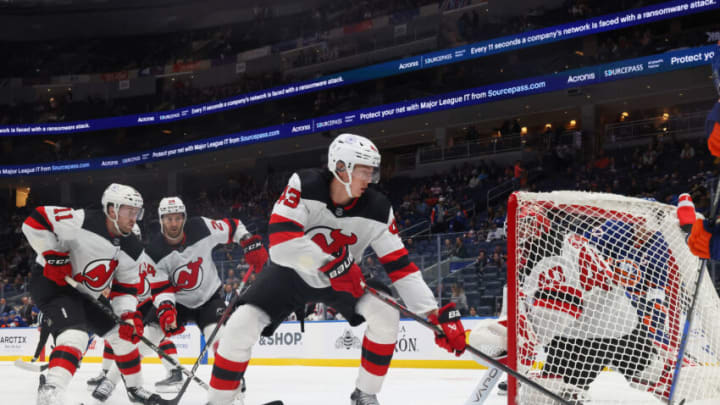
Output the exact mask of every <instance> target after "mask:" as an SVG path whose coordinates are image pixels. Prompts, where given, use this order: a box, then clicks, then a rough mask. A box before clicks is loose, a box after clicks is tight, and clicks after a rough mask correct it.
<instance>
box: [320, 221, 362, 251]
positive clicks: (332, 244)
mask: <svg viewBox="0 0 720 405" xmlns="http://www.w3.org/2000/svg"><path fill="white" fill-rule="evenodd" d="M307 234H308V236H309V237H310V239H312V241H313V242H315V243H316V244H317V245H318V246H320V249H322V250H323V252H325V253H328V254H332V253H335V252H338V251H339V250H340V249H342V247H343V246H350V245H354V244H355V243H357V241H358V238H357V235H355V234H354V233H351V234H350V235H349V236H348V235H345V234H344V233H342V231H341V230H340V229H333V228H329V227H326V226H316V227H314V228H310V229H308V231H307Z"/></svg>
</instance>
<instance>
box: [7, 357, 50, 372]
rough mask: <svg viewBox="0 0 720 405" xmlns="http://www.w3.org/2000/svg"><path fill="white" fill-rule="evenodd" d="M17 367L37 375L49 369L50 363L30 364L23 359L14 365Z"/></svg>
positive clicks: (17, 360) (16, 361)
mask: <svg viewBox="0 0 720 405" xmlns="http://www.w3.org/2000/svg"><path fill="white" fill-rule="evenodd" d="M13 364H14V365H15V367H17V368H21V369H23V370H26V371H32V372H35V373H41V372H43V371H45V370H47V369H48V363H28V362H27V361H24V360H23V359H16V360H15V363H13Z"/></svg>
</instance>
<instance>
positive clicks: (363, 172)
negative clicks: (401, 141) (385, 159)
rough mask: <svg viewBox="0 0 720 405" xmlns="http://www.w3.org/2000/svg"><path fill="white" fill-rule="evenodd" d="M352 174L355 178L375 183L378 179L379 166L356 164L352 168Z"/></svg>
mask: <svg viewBox="0 0 720 405" xmlns="http://www.w3.org/2000/svg"><path fill="white" fill-rule="evenodd" d="M352 176H353V178H355V179H359V180H365V181H367V182H369V183H375V184H377V183H378V182H379V181H380V168H379V167H372V166H365V165H358V166H355V167H354V168H353V171H352Z"/></svg>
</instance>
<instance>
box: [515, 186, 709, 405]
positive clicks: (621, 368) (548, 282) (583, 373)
mask: <svg viewBox="0 0 720 405" xmlns="http://www.w3.org/2000/svg"><path fill="white" fill-rule="evenodd" d="M507 226H508V229H507V231H508V232H507V237H508V261H507V264H508V277H507V278H508V328H509V330H508V336H509V337H508V361H509V365H510V366H511V367H512V368H514V369H516V370H518V371H519V372H521V373H522V374H523V375H525V376H526V377H528V378H531V379H533V380H534V381H537V382H538V383H540V384H541V385H543V386H545V387H547V388H549V389H550V390H552V391H554V392H556V393H558V394H560V395H561V396H564V397H566V398H568V399H573V400H577V401H578V403H583V404H595V403H598V404H605V403H633V404H635V403H648V404H659V403H666V400H667V398H668V396H669V395H670V391H671V384H672V380H673V374H674V373H675V371H676V369H677V364H676V359H677V355H678V351H679V350H678V349H679V347H680V341H681V338H682V333H683V327H684V322H685V319H686V316H687V314H688V311H689V309H690V305H691V300H692V296H693V293H694V289H695V285H696V284H695V281H696V278H697V274H698V272H697V269H698V265H699V261H698V259H697V258H696V257H695V256H693V255H692V254H691V253H690V251H689V249H688V248H687V245H686V243H685V237H686V235H685V234H684V233H683V231H682V230H681V229H680V227H679V224H678V220H677V217H676V213H675V207H673V206H670V205H666V204H661V203H657V202H651V201H646V200H643V199H638V198H630V197H623V196H618V195H613V194H600V193H586V192H575V191H556V192H551V193H528V192H517V193H514V194H513V195H511V196H510V199H509V201H508V222H507ZM703 277H704V279H703V282H702V285H701V291H700V295H699V298H698V303H697V304H696V307H695V316H694V319H693V324H692V327H691V329H690V332H689V340H688V344H687V348H686V351H685V356H684V360H683V362H682V370H681V372H680V378H679V381H678V383H676V387H675V391H676V392H675V393H674V400H675V399H676V400H677V402H676V403H679V402H680V401H681V400H682V399H686V400H687V402H686V404H690V403H702V404H705V403H715V404H717V403H720V299H718V295H717V293H716V291H715V289H714V286H713V283H712V281H711V279H710V277H709V275H708V272H707V270H705V271H704V272H703ZM543 403H547V404H552V403H553V402H552V401H549V400H547V399H545V398H544V397H542V396H539V394H537V393H535V392H533V391H532V390H531V389H529V388H528V387H524V386H522V384H518V383H516V381H515V379H514V378H510V379H509V381H508V404H513V405H514V404H523V405H525V404H528V405H529V404H533V405H535V404H543Z"/></svg>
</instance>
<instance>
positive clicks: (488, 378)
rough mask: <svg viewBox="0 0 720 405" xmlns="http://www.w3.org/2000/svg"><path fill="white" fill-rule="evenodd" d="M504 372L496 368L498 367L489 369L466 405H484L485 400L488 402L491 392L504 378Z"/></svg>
mask: <svg viewBox="0 0 720 405" xmlns="http://www.w3.org/2000/svg"><path fill="white" fill-rule="evenodd" d="M502 375H503V372H502V370H500V369H498V368H496V367H492V366H491V367H489V368H488V369H487V370H486V371H485V374H484V375H483V378H482V379H481V380H480V381H479V382H478V384H477V386H476V387H475V389H474V390H473V392H472V395H470V398H468V400H467V401H465V405H482V404H484V403H485V400H487V399H488V398H489V397H490V391H492V389H493V388H495V386H496V385H497V383H498V381H500V378H502Z"/></svg>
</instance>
